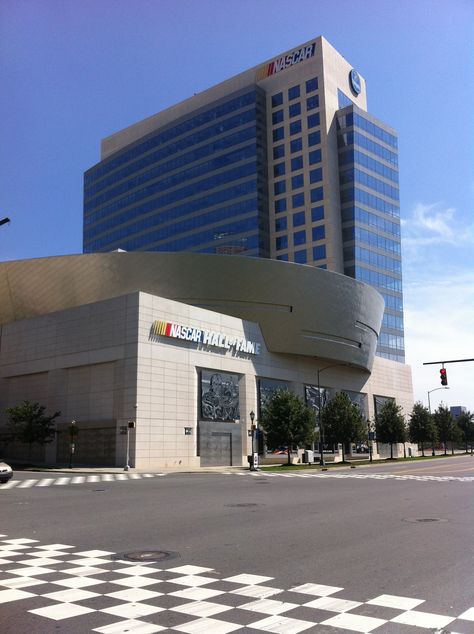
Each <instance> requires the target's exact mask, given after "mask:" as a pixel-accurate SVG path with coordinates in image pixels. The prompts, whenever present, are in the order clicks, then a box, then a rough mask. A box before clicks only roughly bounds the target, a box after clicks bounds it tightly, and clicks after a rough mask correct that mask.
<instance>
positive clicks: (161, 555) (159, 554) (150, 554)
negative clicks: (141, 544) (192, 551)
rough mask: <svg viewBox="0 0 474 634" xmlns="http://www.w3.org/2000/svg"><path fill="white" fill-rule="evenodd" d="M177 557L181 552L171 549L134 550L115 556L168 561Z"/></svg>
mask: <svg viewBox="0 0 474 634" xmlns="http://www.w3.org/2000/svg"><path fill="white" fill-rule="evenodd" d="M177 557H179V553H174V552H171V551H169V550H133V551H132V552H128V553H117V554H116V555H114V556H113V559H127V560H129V561H147V562H158V561H167V560H169V559H176V558H177Z"/></svg>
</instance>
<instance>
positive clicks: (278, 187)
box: [273, 181, 286, 196]
mask: <svg viewBox="0 0 474 634" xmlns="http://www.w3.org/2000/svg"><path fill="white" fill-rule="evenodd" d="M273 191H274V193H275V196H278V194H284V193H285V192H286V183H285V181H278V182H277V183H275V184H274V185H273Z"/></svg>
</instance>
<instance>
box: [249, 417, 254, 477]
mask: <svg viewBox="0 0 474 634" xmlns="http://www.w3.org/2000/svg"><path fill="white" fill-rule="evenodd" d="M254 420H255V412H254V411H253V410H252V411H251V412H250V421H251V426H250V429H251V432H252V455H251V458H250V465H249V469H250V471H255V470H256V469H255V457H254V437H255V425H254Z"/></svg>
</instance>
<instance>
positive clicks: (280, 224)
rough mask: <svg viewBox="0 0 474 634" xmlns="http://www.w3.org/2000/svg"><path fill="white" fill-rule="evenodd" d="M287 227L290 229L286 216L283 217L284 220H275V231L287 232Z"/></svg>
mask: <svg viewBox="0 0 474 634" xmlns="http://www.w3.org/2000/svg"><path fill="white" fill-rule="evenodd" d="M287 227H288V221H287V218H286V216H283V217H282V218H277V219H276V220H275V231H285V229H287Z"/></svg>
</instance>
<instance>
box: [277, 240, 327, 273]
mask: <svg viewBox="0 0 474 634" xmlns="http://www.w3.org/2000/svg"><path fill="white" fill-rule="evenodd" d="M312 256H313V259H312V261H313V262H317V261H319V260H325V259H326V245H325V244H322V245H321V246H318V247H313V249H312ZM277 260H284V261H285V262H288V253H281V254H279V255H277ZM293 261H294V262H296V263H297V264H307V262H308V257H307V250H306V249H301V250H300V251H295V254H294V260H293ZM319 268H324V269H325V268H326V265H325V264H324V265H322V266H320V267H319Z"/></svg>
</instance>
